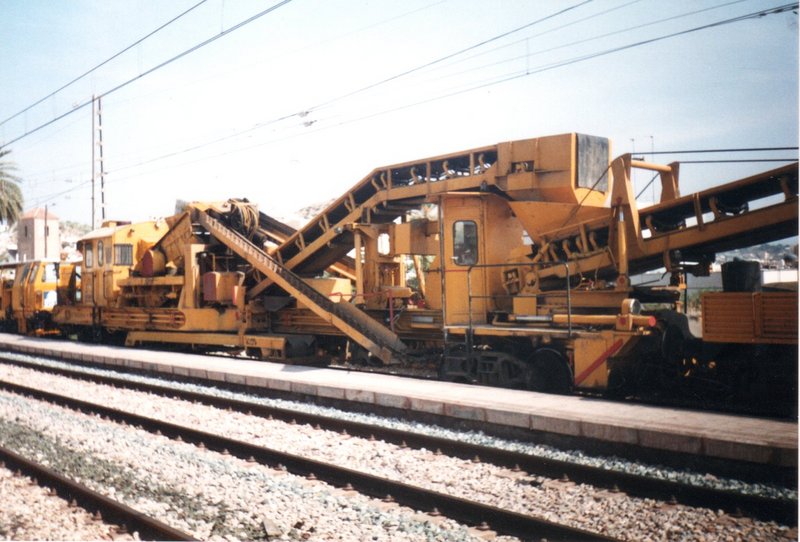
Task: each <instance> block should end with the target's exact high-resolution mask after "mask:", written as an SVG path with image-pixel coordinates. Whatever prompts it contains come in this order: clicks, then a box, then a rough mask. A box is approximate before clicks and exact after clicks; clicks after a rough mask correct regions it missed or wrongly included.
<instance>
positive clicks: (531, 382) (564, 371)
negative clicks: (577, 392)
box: [528, 348, 573, 394]
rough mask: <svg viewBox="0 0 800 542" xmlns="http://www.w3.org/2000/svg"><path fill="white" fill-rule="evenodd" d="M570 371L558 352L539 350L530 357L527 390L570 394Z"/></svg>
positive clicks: (571, 379)
mask: <svg viewBox="0 0 800 542" xmlns="http://www.w3.org/2000/svg"><path fill="white" fill-rule="evenodd" d="M572 382H573V378H572V370H571V369H570V368H569V365H568V364H567V360H566V359H565V358H564V356H562V355H561V353H560V352H559V351H558V350H554V349H552V348H540V349H539V350H537V351H536V352H534V353H533V356H532V357H531V364H530V370H529V372H528V389H530V390H532V391H541V392H545V393H562V394H567V393H571V392H572Z"/></svg>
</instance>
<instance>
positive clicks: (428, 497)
mask: <svg viewBox="0 0 800 542" xmlns="http://www.w3.org/2000/svg"><path fill="white" fill-rule="evenodd" d="M0 389H5V390H7V391H10V392H12V393H16V394H20V395H26V396H30V397H33V398H35V399H39V400H44V401H47V402H50V403H53V404H57V405H60V406H65V407H68V408H71V409H75V410H79V411H82V412H90V413H93V414H97V415H100V416H104V417H107V418H109V419H112V420H114V421H118V422H123V423H126V424H129V425H132V426H136V427H140V428H142V429H144V430H146V431H149V432H151V433H156V434H158V433H160V434H161V435H164V436H167V437H169V438H173V439H177V438H179V437H180V439H181V440H183V441H184V442H188V443H190V444H195V445H200V444H203V446H205V447H206V448H207V449H209V450H212V451H216V452H222V453H229V454H231V455H233V456H236V457H239V458H241V459H247V460H254V461H256V462H258V463H260V464H264V465H267V466H270V467H276V468H278V467H282V468H284V469H285V470H286V471H288V472H290V473H292V474H295V475H299V476H306V477H309V478H311V477H312V475H313V478H314V479H319V480H322V481H324V482H327V483H329V484H331V485H333V486H336V487H345V488H348V489H349V488H351V487H352V488H353V489H354V490H355V491H358V492H359V493H362V494H364V495H368V496H371V497H375V498H382V499H384V500H385V501H391V502H396V503H398V504H400V505H403V506H408V507H410V508H412V509H414V510H428V511H437V512H438V513H441V514H443V515H445V516H447V517H449V518H451V519H453V520H455V521H458V522H460V523H464V524H467V525H476V526H482V525H483V524H486V526H488V528H490V529H492V530H494V531H496V532H497V533H499V534H504V535H511V536H517V537H520V538H523V539H525V540H529V539H540V538H546V539H547V540H551V541H553V540H564V541H573V540H616V539H614V538H611V537H608V536H606V535H602V534H599V533H593V532H590V531H585V530H583V529H577V528H574V527H569V526H567V525H562V524H559V523H554V522H551V521H547V520H545V519H541V518H536V517H533V516H529V515H526V514H521V513H518V512H511V511H509V510H503V509H501V508H497V507H495V506H489V505H486V504H482V503H479V502H476V501H471V500H468V499H464V498H461V497H455V496H452V495H447V494H443V493H439V492H436V491H431V490H428V489H424V488H420V487H416V486H413V485H410V484H405V483H403V482H396V481H393V480H389V479H387V478H382V477H379V476H375V475H371V474H367V473H364V472H360V471H357V470H353V469H349V468H345V467H341V466H338V465H333V464H330V463H325V462H323V461H318V460H314V459H310V458H307V457H302V456H298V455H295V454H290V453H286V452H282V451H279V450H274V449H271V448H267V447H262V446H255V445H253V444H250V443H247V442H243V441H239V440H235V439H230V438H227V437H223V436H221V435H217V434H214V433H209V432H206V431H200V430H196V429H192V428H189V427H185V426H182V425H179V424H174V423H170V422H165V421H161V420H157V419H154V418H149V417H147V416H140V415H138V414H133V413H130V412H125V411H122V410H118V409H114V408H110V407H106V406H103V405H98V404H95V403H91V402H87V401H81V400H79V399H75V398H72V397H67V396H64V395H60V394H56V393H51V392H47V391H44V390H39V389H35V388H31V387H28V386H22V385H19V384H14V383H11V382H6V381H4V380H0Z"/></svg>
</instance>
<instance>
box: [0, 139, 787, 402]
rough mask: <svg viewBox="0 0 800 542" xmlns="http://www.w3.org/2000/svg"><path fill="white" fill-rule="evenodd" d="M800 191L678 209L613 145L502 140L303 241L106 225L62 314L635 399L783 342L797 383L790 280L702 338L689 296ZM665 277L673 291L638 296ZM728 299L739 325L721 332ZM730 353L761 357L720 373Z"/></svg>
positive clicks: (780, 178) (754, 181) (261, 349)
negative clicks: (649, 279) (652, 199)
mask: <svg viewBox="0 0 800 542" xmlns="http://www.w3.org/2000/svg"><path fill="white" fill-rule="evenodd" d="M636 169H641V170H647V171H650V172H652V173H653V174H655V175H656V176H657V177H658V178H659V179H660V186H661V201H660V202H658V203H656V204H654V205H652V206H649V207H646V208H639V206H638V205H637V202H636V199H635V197H634V194H633V185H632V172H633V171H634V170H636ZM797 190H798V179H797V164H796V163H794V164H792V165H789V166H786V167H783V168H779V169H775V170H771V171H767V172H764V173H762V174H759V175H755V176H752V177H749V178H746V179H742V180H740V181H736V182H733V183H727V184H724V185H721V186H717V187H715V188H712V189H709V190H705V191H702V192H697V193H694V194H689V195H683V196H682V195H681V194H680V187H679V165H678V164H677V163H674V164H669V165H662V164H653V163H648V162H645V161H643V160H639V159H636V158H635V157H632V156H631V155H628V154H626V155H622V156H620V157H618V158H616V159H613V160H612V159H611V149H610V143H609V141H608V140H607V139H605V138H601V137H594V136H587V135H582V134H574V133H573V134H564V135H558V136H550V137H541V138H536V139H528V140H522V141H512V142H506V143H500V144H497V145H492V146H487V147H481V148H477V149H471V150H468V151H464V152H459V153H452V154H447V155H441V156H436V157H431V158H426V159H424V160H420V161H413V162H407V163H403V164H396V165H393V166H388V167H381V168H377V169H375V170H373V171H372V172H370V173H369V174H368V175H367V176H365V177H364V178H363V179H362V180H361V181H359V182H358V183H357V184H356V185H355V186H354V187H353V188H352V189H350V190H349V191H347V192H346V193H345V194H344V195H342V196H341V197H340V198H338V199H337V200H336V201H334V202H333V203H332V204H331V205H329V206H328V207H327V208H326V209H324V210H323V211H322V212H321V213H320V214H319V215H318V216H317V217H315V218H313V219H312V220H311V221H310V222H309V223H308V224H306V225H305V226H304V227H303V228H301V229H300V230H294V229H293V228H291V227H289V226H287V225H285V224H282V223H280V222H279V221H277V220H275V219H273V218H271V217H269V216H267V215H265V214H264V213H260V212H259V211H258V209H257V207H256V206H255V205H254V204H252V203H249V202H248V201H247V200H237V199H232V200H229V201H227V202H218V203H190V204H187V206H186V208H185V209H184V210H183V211H182V212H180V213H178V214H176V215H175V216H172V217H169V218H166V219H163V220H159V221H149V222H144V223H139V224H127V223H107V224H105V225H104V226H103V228H101V229H100V230H97V231H95V232H93V233H91V234H90V235H88V236H86V237H85V238H83V239H82V240H81V241H80V243H79V250H80V251H81V252H82V254H83V257H84V259H83V261H82V262H81V263H80V265H75V266H70V267H64V266H62V268H61V273H60V276H62V277H63V278H60V279H59V280H61V282H62V283H63V285H64V296H63V297H62V298H59V303H58V304H57V305H56V306H55V307H53V309H52V321H53V322H54V323H55V324H56V325H58V326H59V327H60V328H61V329H62V330H63V331H65V332H67V333H70V334H72V333H77V334H80V335H83V336H87V335H93V336H95V337H101V336H105V337H108V338H112V337H116V338H119V340H120V341H124V342H125V343H126V344H128V345H132V346H133V345H138V344H170V345H173V344H177V345H184V346H191V347H194V348H200V349H203V348H216V349H219V348H232V349H237V350H247V351H248V352H249V353H251V354H252V355H254V356H257V357H260V358H264V359H274V360H281V361H284V362H293V361H308V360H309V359H311V358H317V359H331V358H338V359H349V360H352V361H357V360H361V361H367V362H373V363H384V364H395V363H399V364H409V363H427V364H436V365H437V366H438V367H439V371H440V376H441V377H442V378H445V379H450V380H460V381H466V382H479V383H485V384H491V385H501V386H511V387H519V388H528V389H534V390H544V391H564V392H566V391H569V390H571V389H574V388H580V389H585V390H599V391H604V390H605V391H617V392H623V391H625V390H627V389H629V388H630V387H631V386H634V387H635V386H636V385H637V383H638V382H640V381H642V379H643V378H644V379H646V378H648V375H650V374H651V373H652V372H654V371H655V372H656V373H658V374H660V375H661V376H660V378H662V379H664V378H666V379H667V380H670V385H672V384H674V383H675V382H677V381H679V380H680V379H688V378H690V377H692V376H702V378H703V379H707V378H720V379H722V380H726V381H728V382H733V381H737V379H739V380H741V379H742V375H752V374H754V373H759V374H761V373H764V372H765V371H764V370H763V368H762V367H759V365H758V364H759V363H762V362H763V360H764V356H765V355H767V354H764V353H763V352H762V351H768V352H769V354H768V358H769V359H770V360H773V359H781V361H780V362H779V363H778V364H777V365H776V364H773V363H770V364H768V365H766V364H765V365H764V367H769V372H771V373H772V374H771V375H767V376H766V378H767V380H769V381H770V382H771V380H772V379H774V378H779V379H780V380H781V381H782V382H788V383H789V384H788V385H789V387H794V389H796V378H797V377H796V374H797V373H796V366H797V361H796V359H797V358H796V356H797V351H796V344H797V291H796V288H795V291H794V292H766V291H764V292H760V291H750V292H748V291H745V292H741V291H739V292H729V291H726V292H721V293H715V294H713V295H710V296H709V297H708V299H707V300H706V302H705V303H707V304H708V307H709V310H707V311H705V312H704V314H703V325H704V327H705V329H706V330H707V331H706V334H707V336H706V337H704V340H700V339H699V338H697V337H695V336H694V335H692V333H691V332H690V331H689V328H688V322H687V319H686V316H685V314H683V312H682V309H683V302H682V298H681V293H682V292H683V289H684V288H685V280H684V279H685V275H686V274H687V273H693V274H699V275H702V274H707V273H708V271H709V266H710V263H711V262H713V261H714V256H715V253H716V252H720V251H724V250H730V249H733V248H736V247H741V246H747V245H749V244H755V243H761V242H766V241H771V240H779V239H783V238H786V237H789V236H792V235H796V233H797V225H798V221H797V210H798V209H797ZM757 201H762V202H765V203H764V204H763V205H762V206H760V207H758V208H755V207H756V206H755V205H754V203H755V202H757ZM751 207H752V208H751ZM656 268H664V269H665V272H666V273H667V274H669V275H670V276H671V284H670V286H666V287H665V286H659V287H647V286H636V285H633V284H632V283H631V279H630V278H631V276H633V275H634V274H637V273H642V272H644V271H647V270H652V269H656ZM42 272H43V271H42ZM67 272H68V275H69V276H68V277H67V276H65V275H66V274H67ZM409 278H411V279H413V280H409ZM24 282H25V280H24V279H22V283H24ZM412 285H413V287H412ZM16 287H17V283H16V281H15V282H14V286H12V287H10V288H9V289H10V290H11V292H10V293H9V294H8V296H9V298H12V297H13V295H14V291H15V289H16ZM753 289H754V290H757V288H753ZM3 294H4V297H3V299H4V307H5V306H6V305H5V299H6V297H7V292H6V288H5V287H4V290H3ZM733 300H735V302H734V301H733ZM8 306H9V307H16V306H15V305H14V304H13V300H12V301H11V302H10V303H9V305H8ZM720 307H722V308H720ZM725 307H731V309H730V311H729V310H728V309H726V308H725ZM733 307H736V309H735V311H738V312H737V313H736V314H737V316H736V319H737V321H738V322H740V323H742V322H744V324H742V325H743V327H741V326H740V329H739V331H737V332H736V333H733V334H731V333H727V334H725V333H720V329H722V330H724V329H725V327H726V326H725V324H724V321H725V318H729V315H730V314H731V313H732V312H734V309H733ZM774 307H781V308H780V309H779V310H778V311H777V314H778V316H776V310H771V308H774ZM14 311H16V308H14V309H13V310H12V311H11V312H8V310H6V312H5V314H6V318H7V319H8V318H13V319H15V321H17V322H20V325H19V328H20V330H21V331H27V332H30V331H31V329H35V326H34V327H33V328H32V327H31V325H30V321H29V320H25V323H24V324H23V323H22V321H23V320H24V319H25V318H29V316H25V317H22V320H20V316H19V314H21V313H18V312H14ZM26 314H27V313H26ZM743 315H746V316H747V318H745V317H744V316H743ZM721 322H723V323H721ZM748 326H749V327H748ZM731 343H739V344H748V345H751V346H752V349H751V352H752V356H750V358H752V359H751V361H748V359H750V358H747V356H741V355H740V356H734V357H735V358H736V359H735V360H734V361H733V362H731V364H726V362H725V361H724V359H723V357H724V356H723V355H722V353H723V352H724V350H725V349H724V348H723V346H724V345H729V344H731ZM781 345H784V346H781ZM762 347H766V348H767V350H764V348H762ZM773 347H774V348H775V349H773ZM738 350H739V351H741V349H738ZM776 353H777V354H776ZM748 378H749V379H750V381H751V382H755V381H757V379H755V380H753V379H752V378H750V377H749V376H748ZM787 393H792V392H791V391H788V392H787ZM794 393H796V392H794Z"/></svg>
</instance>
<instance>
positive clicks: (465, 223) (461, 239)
mask: <svg viewBox="0 0 800 542" xmlns="http://www.w3.org/2000/svg"><path fill="white" fill-rule="evenodd" d="M453 261H454V262H455V264H456V265H475V264H476V263H478V226H477V224H475V222H473V221H472V220H459V221H457V222H454V223H453Z"/></svg>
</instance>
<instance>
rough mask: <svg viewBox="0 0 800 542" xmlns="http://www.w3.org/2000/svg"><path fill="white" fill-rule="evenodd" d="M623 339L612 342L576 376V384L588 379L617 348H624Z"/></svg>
mask: <svg viewBox="0 0 800 542" xmlns="http://www.w3.org/2000/svg"><path fill="white" fill-rule="evenodd" d="M622 344H623V343H622V339H617V341H616V342H615V343H614V344H612V345H611V346H610V347H609V348H608V350H606V351H605V352H603V353H602V354H600V357H599V358H597V359H596V360H594V361H593V362H592V364H591V365H589V366H588V367H587V368H586V369H584V370H583V372H582V373H581V374H579V375H578V376H576V377H575V385H576V386H580V384H581V382H583V381H584V380H586V379H587V378H588V377H589V375H590V374H592V373H593V372H594V371H595V369H597V368H598V367H600V366H601V365H602V364H603V363H604V362H605V361H606V360H607V359H608V358H609V357H611V356H612V355H613V354H614V353H615V352H616V351H617V350H619V349H620V348H622Z"/></svg>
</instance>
